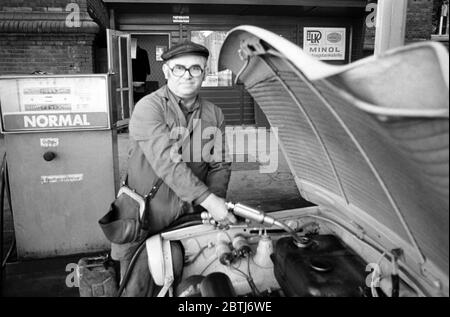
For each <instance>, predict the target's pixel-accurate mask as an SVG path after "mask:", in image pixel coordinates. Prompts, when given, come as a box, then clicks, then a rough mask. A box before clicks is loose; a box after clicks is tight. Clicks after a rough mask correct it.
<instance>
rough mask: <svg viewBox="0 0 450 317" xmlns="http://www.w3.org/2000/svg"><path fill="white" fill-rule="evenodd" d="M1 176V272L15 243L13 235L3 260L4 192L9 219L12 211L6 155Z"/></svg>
mask: <svg viewBox="0 0 450 317" xmlns="http://www.w3.org/2000/svg"><path fill="white" fill-rule="evenodd" d="M0 174H1V176H0V181H1V189H0V213H1V215H0V227H1V228H0V229H1V246H0V250H1V252H0V254H1V255H2V268H1V270H2V271H3V269H4V267H5V265H6V262H7V261H8V258H9V257H10V255H11V253H12V251H13V249H14V246H15V243H16V239H15V236H14V235H13V239H12V241H11V245H10V247H9V249H8V252H6V255H5V258H3V239H4V236H3V229H4V228H3V226H4V202H5V190H6V194H7V196H6V198H7V199H8V206H9V210H10V212H11V218H12V217H13V211H12V204H11V190H10V187H9V176H8V168H7V161H6V153H5V154H4V155H3V160H2V165H1V173H0Z"/></svg>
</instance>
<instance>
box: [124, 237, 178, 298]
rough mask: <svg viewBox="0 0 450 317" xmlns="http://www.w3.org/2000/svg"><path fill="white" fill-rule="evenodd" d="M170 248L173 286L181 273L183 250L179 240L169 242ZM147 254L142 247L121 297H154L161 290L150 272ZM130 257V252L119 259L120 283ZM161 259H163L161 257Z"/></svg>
mask: <svg viewBox="0 0 450 317" xmlns="http://www.w3.org/2000/svg"><path fill="white" fill-rule="evenodd" d="M171 250H172V262H173V273H174V277H175V282H174V284H173V286H175V285H176V283H177V282H178V280H179V279H180V278H181V275H182V273H183V262H184V252H183V247H182V245H181V243H180V242H179V241H173V242H171ZM147 256H148V255H147V249H146V248H145V247H144V249H143V250H142V251H141V253H140V254H139V255H138V258H137V260H136V262H135V264H134V267H133V269H132V271H131V272H130V274H129V278H128V281H127V284H126V286H125V288H124V290H123V293H122V296H123V297H154V296H157V295H158V293H159V291H160V290H161V288H162V286H158V285H156V284H155V282H154V281H153V278H152V276H151V274H150V270H149V268H148V258H147ZM132 257H133V256H132V254H131V255H130V256H128V257H124V258H122V259H121V260H120V281H121V283H122V280H123V278H124V276H125V272H126V270H127V268H128V266H129V264H130V262H131V259H132ZM161 261H163V259H161Z"/></svg>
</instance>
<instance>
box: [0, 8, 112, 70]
mask: <svg viewBox="0 0 450 317" xmlns="http://www.w3.org/2000/svg"><path fill="white" fill-rule="evenodd" d="M70 3H76V4H77V5H78V8H79V9H80V14H79V17H80V25H79V26H75V27H73V26H72V27H70V26H68V24H67V17H68V14H69V13H71V12H73V11H71V10H69V9H68V10H67V11H66V8H67V5H68V4H70ZM91 15H93V16H94V18H93V17H91ZM69 21H74V20H69ZM105 23H108V18H107V14H106V9H105V8H104V6H103V3H102V2H101V0H26V1H25V0H2V1H1V3H0V75H6V74H30V73H32V72H34V71H37V70H39V71H45V72H48V73H52V74H73V73H93V72H94V71H95V69H94V54H93V51H94V43H95V39H96V36H97V34H98V33H99V32H101V30H102V29H103V28H105V27H107V24H106V25H105Z"/></svg>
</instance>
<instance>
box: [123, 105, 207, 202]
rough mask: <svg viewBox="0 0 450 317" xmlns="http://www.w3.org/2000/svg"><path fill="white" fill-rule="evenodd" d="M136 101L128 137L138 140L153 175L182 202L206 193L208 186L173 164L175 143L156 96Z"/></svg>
mask: <svg viewBox="0 0 450 317" xmlns="http://www.w3.org/2000/svg"><path fill="white" fill-rule="evenodd" d="M141 101H142V102H139V103H138V104H137V105H136V107H135V109H134V112H133V116H132V118H131V120H130V126H129V130H130V136H131V137H132V138H134V139H135V140H136V141H138V143H139V146H140V147H141V149H142V151H143V152H144V155H145V157H146V159H147V160H148V162H149V163H150V165H151V166H152V168H153V170H154V171H155V173H156V175H158V176H159V177H160V178H162V180H163V181H164V182H165V183H166V184H167V185H168V186H169V187H170V188H171V189H172V190H173V191H174V192H175V194H176V195H177V196H178V197H180V198H181V199H182V200H184V201H187V202H192V201H194V200H195V199H196V198H198V197H200V196H202V194H204V193H205V192H207V191H208V187H207V186H206V185H205V184H204V183H203V182H202V181H201V180H200V179H199V178H198V177H197V176H195V175H194V173H193V172H192V170H191V169H190V168H189V167H188V166H187V165H186V163H184V162H181V161H180V162H176V161H175V160H173V159H172V157H171V150H172V149H173V148H177V140H176V139H171V138H170V130H169V128H168V126H167V124H166V122H165V118H164V115H163V110H162V107H161V105H160V101H159V100H158V98H157V97H153V96H151V97H150V98H145V99H142V100H141Z"/></svg>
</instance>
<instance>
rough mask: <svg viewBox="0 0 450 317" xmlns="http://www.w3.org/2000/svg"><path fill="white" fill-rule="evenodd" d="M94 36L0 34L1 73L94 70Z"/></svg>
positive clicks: (85, 71) (91, 71)
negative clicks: (0, 35)
mask: <svg viewBox="0 0 450 317" xmlns="http://www.w3.org/2000/svg"><path fill="white" fill-rule="evenodd" d="M93 40H94V37H93V36H84V37H83V36H70V35H68V36H64V37H63V36H59V37H58V36H49V35H23V34H15V35H7V36H2V37H1V38H0V74H2V75H6V74H30V73H32V72H34V71H37V70H40V71H45V72H48V73H52V74H74V73H93V72H94V68H93V53H92V45H93Z"/></svg>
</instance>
